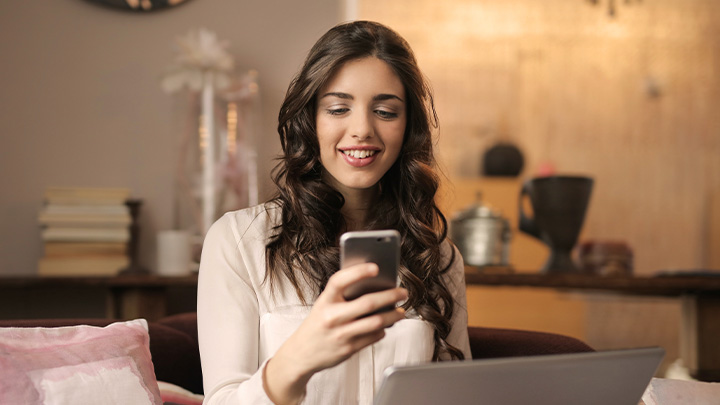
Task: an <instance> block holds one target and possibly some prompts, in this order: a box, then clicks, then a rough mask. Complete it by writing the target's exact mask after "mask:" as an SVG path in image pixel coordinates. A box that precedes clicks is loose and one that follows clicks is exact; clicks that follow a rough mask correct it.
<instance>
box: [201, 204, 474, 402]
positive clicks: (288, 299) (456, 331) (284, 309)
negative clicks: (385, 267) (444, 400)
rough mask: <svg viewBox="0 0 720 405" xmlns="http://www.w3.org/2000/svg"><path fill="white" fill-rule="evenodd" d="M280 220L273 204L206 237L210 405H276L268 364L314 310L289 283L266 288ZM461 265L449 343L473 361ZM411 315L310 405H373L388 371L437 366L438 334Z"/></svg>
mask: <svg viewBox="0 0 720 405" xmlns="http://www.w3.org/2000/svg"><path fill="white" fill-rule="evenodd" d="M279 217H280V209H279V208H277V207H276V206H274V205H270V204H266V205H259V206H255V207H252V208H248V209H244V210H240V211H235V212H229V213H227V214H225V215H224V216H223V217H222V218H220V219H219V220H218V221H217V222H216V223H215V224H214V225H213V226H212V227H211V229H210V230H209V232H208V234H207V236H206V237H205V242H204V245H203V252H202V260H201V263H200V274H199V281H198V306H197V307H198V308H197V309H198V335H199V340H200V357H201V359H202V372H203V383H204V387H205V402H204V403H205V404H271V403H272V402H271V401H270V399H269V398H268V397H267V395H266V394H265V390H264V389H263V382H262V376H263V370H264V367H265V364H266V363H267V361H268V359H270V358H271V357H272V356H273V354H274V353H275V352H276V351H277V349H278V348H279V347H280V345H282V343H283V342H284V341H285V340H286V339H287V338H288V337H289V336H290V335H291V334H292V333H293V332H294V331H295V330H296V329H297V327H298V326H299V325H300V323H301V322H302V321H303V319H305V317H306V316H307V315H308V313H309V311H310V309H311V306H309V305H302V304H301V302H300V299H299V298H298V297H297V294H296V293H295V290H294V288H293V287H292V285H291V284H290V283H289V282H277V283H275V286H274V287H275V288H274V291H273V292H271V290H270V286H269V282H265V283H264V282H263V280H264V277H265V245H266V244H267V242H268V238H269V235H271V231H272V227H273V226H274V225H275V224H277V223H279V222H278V221H279ZM446 246H447V248H448V249H449V246H450V245H449V244H446ZM455 258H456V259H455V263H453V266H452V269H451V270H450V271H449V272H448V275H447V276H446V277H447V279H446V282H447V285H448V288H449V289H450V293H451V294H452V295H453V297H454V299H455V311H454V315H453V319H452V326H453V327H452V331H451V333H450V335H449V336H448V339H447V340H448V342H449V343H450V344H452V345H453V346H455V347H457V348H459V349H461V350H462V352H463V353H464V354H465V358H466V359H470V358H471V356H470V346H469V343H468V334H467V310H466V300H465V279H464V272H463V263H462V259H461V257H460V254H458V253H456V255H455ZM281 280H282V279H281ZM307 290H308V291H309V288H308V289H307ZM307 296H308V297H309V296H311V295H307ZM406 316H407V319H403V320H401V321H399V322H397V323H395V325H393V326H392V327H390V328H388V329H387V330H386V336H385V337H384V338H383V339H382V340H381V341H379V342H378V343H375V344H373V345H371V346H368V347H366V348H364V349H363V350H361V351H359V352H358V353H356V354H354V355H353V356H352V357H351V358H349V359H348V360H346V361H345V362H343V363H341V364H339V365H337V366H335V367H333V368H330V369H326V370H323V371H321V372H319V373H317V374H315V375H314V376H313V377H312V378H311V379H310V381H309V383H308V385H307V391H306V396H305V400H304V402H303V403H305V404H333V405H336V404H371V403H372V401H373V396H374V394H375V392H376V391H377V390H378V388H379V387H380V383H381V381H382V377H383V371H384V370H385V369H386V368H387V367H389V366H391V365H408V364H419V363H425V362H430V361H431V360H432V353H433V348H434V340H433V333H432V329H431V327H430V326H429V324H428V323H426V322H425V321H423V320H421V319H418V317H417V315H413V313H411V311H408V313H407V315H406Z"/></svg>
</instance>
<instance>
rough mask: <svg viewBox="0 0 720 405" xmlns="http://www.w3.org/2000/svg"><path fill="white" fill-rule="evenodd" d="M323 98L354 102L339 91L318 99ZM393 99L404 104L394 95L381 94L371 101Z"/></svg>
mask: <svg viewBox="0 0 720 405" xmlns="http://www.w3.org/2000/svg"><path fill="white" fill-rule="evenodd" d="M325 97H337V98H341V99H344V100H354V99H355V97H353V96H352V94H348V93H343V92H339V91H333V92H329V93H325V94H323V95H322V96H321V97H320V98H321V99H323V98H325ZM393 99H394V100H399V101H400V102H403V103H404V102H405V101H404V100H403V99H402V98H400V97H398V96H396V95H394V94H385V93H382V94H378V95H377V96H375V97H373V101H384V100H393Z"/></svg>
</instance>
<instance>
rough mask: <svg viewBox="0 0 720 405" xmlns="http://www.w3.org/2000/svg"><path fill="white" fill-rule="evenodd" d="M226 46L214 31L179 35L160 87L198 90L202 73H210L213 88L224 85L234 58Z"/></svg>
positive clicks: (202, 76)
mask: <svg viewBox="0 0 720 405" xmlns="http://www.w3.org/2000/svg"><path fill="white" fill-rule="evenodd" d="M227 47H228V43H227V41H222V42H221V41H219V40H218V39H217V36H216V35H215V33H214V32H212V31H209V30H207V29H204V28H200V29H199V30H197V31H190V32H189V33H187V34H186V35H184V36H180V37H178V38H177V40H176V47H175V49H176V53H177V55H176V57H175V63H173V64H172V65H171V66H170V68H169V69H168V72H167V74H166V75H165V76H164V77H163V79H162V82H161V86H162V88H163V90H165V91H166V92H167V93H175V92H177V91H179V90H182V89H183V88H188V89H190V90H196V91H197V90H200V89H201V88H202V86H203V78H204V77H205V73H213V74H212V78H213V84H214V87H215V88H216V89H223V88H225V87H227V86H228V85H229V84H230V73H231V72H232V70H233V67H234V61H233V57H232V55H230V53H229V52H228V51H227Z"/></svg>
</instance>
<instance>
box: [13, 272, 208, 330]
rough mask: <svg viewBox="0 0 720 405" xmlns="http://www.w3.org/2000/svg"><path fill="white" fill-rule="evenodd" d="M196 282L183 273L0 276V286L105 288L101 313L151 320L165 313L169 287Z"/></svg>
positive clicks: (190, 284)
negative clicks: (179, 274)
mask: <svg viewBox="0 0 720 405" xmlns="http://www.w3.org/2000/svg"><path fill="white" fill-rule="evenodd" d="M176 286H185V287H196V286H197V274H193V275H189V276H183V277H164V276H156V275H132V276H131V275H127V276H125V275H123V276H116V277H39V276H18V277H0V290H8V289H13V290H16V291H17V290H20V291H30V290H33V289H52V290H70V291H72V290H73V289H75V288H90V289H101V290H103V291H105V297H106V305H105V308H106V310H105V316H106V317H107V318H111V319H135V318H145V319H147V320H148V321H153V320H156V319H159V318H162V317H163V316H165V315H166V314H167V309H166V294H167V290H168V289H169V288H171V287H176Z"/></svg>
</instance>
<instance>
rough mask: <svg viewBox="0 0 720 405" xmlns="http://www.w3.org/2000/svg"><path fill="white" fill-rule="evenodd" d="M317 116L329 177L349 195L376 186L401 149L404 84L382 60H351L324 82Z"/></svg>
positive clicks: (338, 187) (318, 97)
mask: <svg viewBox="0 0 720 405" xmlns="http://www.w3.org/2000/svg"><path fill="white" fill-rule="evenodd" d="M315 118H316V128H317V137H318V141H319V143H320V162H321V163H322V165H323V167H324V168H325V171H326V173H327V175H329V176H328V180H329V181H330V183H331V184H332V185H333V186H334V187H335V188H336V189H337V190H338V191H340V192H341V193H342V194H343V195H345V196H346V197H347V196H348V195H350V194H352V193H351V192H352V191H353V190H355V191H358V190H367V189H372V188H373V187H374V186H375V185H376V184H377V183H378V181H380V179H381V178H382V176H383V175H384V174H385V173H386V172H387V171H388V169H390V166H392V164H393V163H395V160H397V157H398V155H399V154H400V149H401V147H402V142H403V135H404V133H405V125H406V121H407V116H406V106H405V89H404V87H403V84H402V82H401V81H400V78H399V77H398V76H397V75H396V74H395V73H394V72H393V71H392V69H390V66H388V65H387V64H386V63H385V62H383V61H382V60H380V59H377V58H375V57H367V58H363V59H358V60H352V61H349V62H346V63H345V64H344V65H342V66H341V67H340V69H338V70H337V72H335V74H334V75H333V76H332V77H331V78H330V80H329V81H328V82H327V84H326V85H325V86H323V87H322V88H320V91H319V92H318V95H317V115H316V117H315Z"/></svg>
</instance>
